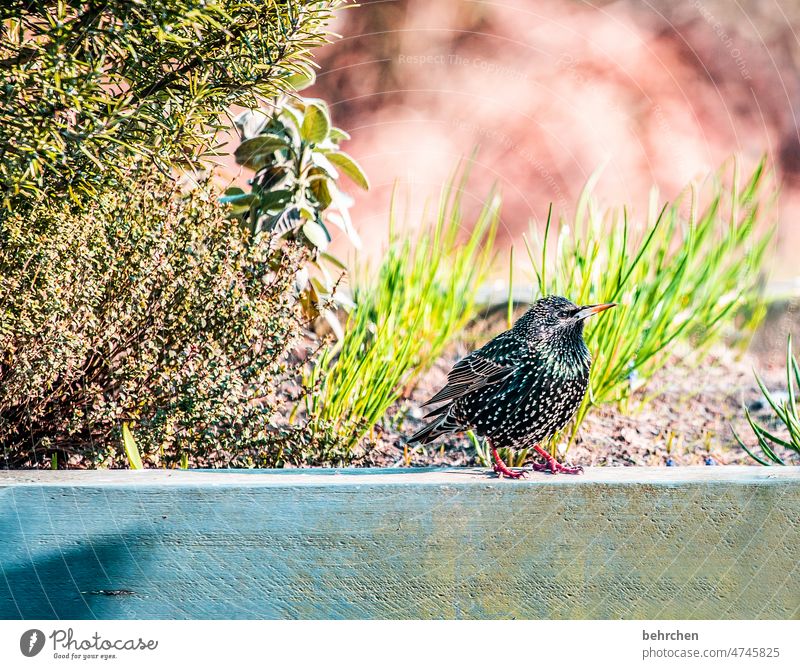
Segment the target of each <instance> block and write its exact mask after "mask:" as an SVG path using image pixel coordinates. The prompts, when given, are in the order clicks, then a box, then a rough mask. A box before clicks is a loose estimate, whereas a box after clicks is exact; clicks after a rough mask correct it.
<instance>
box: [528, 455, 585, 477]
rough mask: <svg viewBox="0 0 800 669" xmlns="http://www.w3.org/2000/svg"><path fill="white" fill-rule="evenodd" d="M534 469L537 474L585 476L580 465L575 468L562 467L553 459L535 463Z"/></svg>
mask: <svg viewBox="0 0 800 669" xmlns="http://www.w3.org/2000/svg"><path fill="white" fill-rule="evenodd" d="M533 469H534V471H537V472H548V473H550V474H583V467H581V466H580V465H577V466H575V467H569V466H567V465H562V464H561V463H560V462H559V461H558V460H556V459H555V458H553V457H551V458H548V459H547V460H546V461H545V462H534V463H533Z"/></svg>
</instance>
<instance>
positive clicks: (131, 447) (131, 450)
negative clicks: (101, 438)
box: [122, 421, 144, 469]
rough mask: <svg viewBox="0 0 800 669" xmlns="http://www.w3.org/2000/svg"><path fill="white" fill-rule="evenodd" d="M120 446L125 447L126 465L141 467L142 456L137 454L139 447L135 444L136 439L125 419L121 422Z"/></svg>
mask: <svg viewBox="0 0 800 669" xmlns="http://www.w3.org/2000/svg"><path fill="white" fill-rule="evenodd" d="M122 447H123V448H124V449H125V455H126V456H127V458H128V466H129V467H130V468H131V469H143V468H144V466H143V465H142V456H141V455H140V454H139V447H138V446H137V445H136V440H135V439H134V438H133V433H132V432H131V428H130V426H129V425H128V423H127V421H126V422H124V423H122Z"/></svg>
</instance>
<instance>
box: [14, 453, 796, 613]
mask: <svg viewBox="0 0 800 669" xmlns="http://www.w3.org/2000/svg"><path fill="white" fill-rule="evenodd" d="M0 567H1V568H2V573H0V617H2V618H11V619H18V618H28V619H34V618H39V619H52V618H76V619H82V618H797V617H799V616H800V470H798V468H787V469H780V470H779V469H778V468H770V469H767V468H747V467H735V468H734V467H713V468H712V467H708V468H704V469H692V468H686V469H684V470H678V471H676V470H666V469H656V470H644V469H634V468H630V469H628V468H625V469H608V470H599V471H597V470H596V471H590V472H588V473H587V475H585V476H582V477H565V476H560V477H553V476H548V475H544V474H542V475H535V476H533V477H531V478H530V479H528V480H524V481H508V480H498V479H493V478H489V477H488V476H486V474H484V473H483V472H480V471H474V470H449V471H441V470H433V471H431V470H427V471H413V470H362V471H360V472H357V473H354V472H352V471H341V472H339V473H336V472H334V471H332V470H327V471H326V472H310V471H306V472H303V473H298V471H297V470H295V471H291V472H287V471H284V472H263V471H262V472H254V473H247V474H245V473H226V472H155V471H153V472H149V471H148V472H75V473H71V472H53V473H49V472H41V473H19V472H17V473H0ZM113 591H128V592H122V593H119V592H117V594H107V593H110V592H113Z"/></svg>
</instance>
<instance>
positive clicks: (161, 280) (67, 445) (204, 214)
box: [0, 172, 307, 466]
mask: <svg viewBox="0 0 800 669" xmlns="http://www.w3.org/2000/svg"><path fill="white" fill-rule="evenodd" d="M306 253H307V252H306V250H305V249H303V248H301V247H298V246H297V245H288V246H286V245H283V246H282V247H281V249H280V250H277V249H276V247H275V243H274V240H273V239H272V238H271V237H270V236H269V235H263V236H261V237H260V239H259V240H257V241H256V242H251V241H249V240H247V239H246V238H245V235H244V233H243V232H242V231H241V229H240V228H239V227H238V226H232V225H231V224H230V221H229V220H227V219H226V217H225V213H224V212H223V211H222V209H221V208H220V207H219V205H218V203H217V199H216V196H215V195H214V194H213V193H211V192H209V191H207V190H205V189H204V188H199V189H196V190H194V191H193V192H192V193H190V194H189V195H188V196H185V197H180V196H179V195H178V193H176V192H175V189H174V187H173V186H172V183H171V182H170V181H169V180H167V179H165V178H163V177H161V175H160V174H159V173H157V172H154V174H153V175H151V176H150V177H149V178H148V179H146V180H144V181H142V182H141V183H140V184H139V188H137V189H136V190H135V191H134V192H132V193H130V194H125V195H123V194H120V193H117V192H114V191H107V192H104V193H103V194H102V195H100V196H99V197H96V198H92V199H91V200H87V201H81V202H79V203H77V204H74V203H71V202H65V203H62V204H61V205H59V206H53V205H52V204H50V205H45V204H43V203H42V204H39V205H37V206H36V207H35V208H34V209H33V210H32V212H30V213H29V214H26V215H22V214H13V213H12V214H9V215H7V216H6V220H5V221H4V224H3V226H2V227H1V228H0V276H2V283H0V443H1V444H2V445H3V454H4V457H5V463H6V464H7V465H9V466H30V465H34V464H41V463H42V462H43V461H47V460H49V459H50V455H51V453H52V452H55V451H58V452H61V453H63V454H64V457H62V458H61V460H62V462H65V463H66V462H67V461H68V459H69V456H71V455H75V454H77V455H79V456H81V457H83V458H86V460H84V462H85V463H86V464H91V463H95V464H101V463H104V464H105V465H109V466H119V465H121V464H124V463H126V462H127V461H128V460H130V461H131V464H134V460H135V457H136V456H135V455H134V451H136V450H137V448H136V445H138V452H140V453H141V458H142V460H144V461H145V463H146V464H147V463H149V464H151V465H152V464H162V465H176V464H178V463H179V462H181V458H182V456H183V455H184V454H186V453H188V454H189V455H190V457H191V459H192V463H193V464H194V465H199V466H203V465H225V464H228V463H233V464H248V463H249V462H251V461H252V460H253V458H258V457H262V456H264V457H266V455H265V454H264V452H263V451H264V449H268V448H272V447H273V446H274V440H273V434H272V426H271V423H272V422H274V420H275V419H276V416H277V414H278V413H279V411H280V408H281V407H280V400H281V398H282V395H281V392H280V388H281V381H282V379H285V378H287V377H291V376H292V375H294V376H297V373H298V369H299V365H300V362H299V361H298V360H296V359H295V358H294V357H293V356H292V355H291V351H292V348H293V346H294V345H295V344H297V343H298V341H299V338H300V337H301V334H302V322H301V320H300V317H299V314H298V306H297V299H296V296H295V293H294V289H293V284H294V275H295V268H296V266H297V265H298V264H299V263H302V262H303V261H304V257H305V255H306ZM126 423H127V424H128V425H129V427H130V429H129V430H125V429H124V428H123V430H122V433H120V427H121V426H122V425H125V424H126ZM132 435H135V438H136V442H135V445H133V446H132V444H133V439H132ZM123 444H124V445H125V446H127V448H124V447H123ZM126 450H127V455H128V457H127V458H126V455H125V451H126Z"/></svg>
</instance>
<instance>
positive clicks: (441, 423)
mask: <svg viewBox="0 0 800 669" xmlns="http://www.w3.org/2000/svg"><path fill="white" fill-rule="evenodd" d="M434 413H435V412H434ZM461 429H463V428H462V427H461V426H460V425H458V424H457V423H456V422H455V421H454V420H453V418H452V417H451V416H450V415H449V414H448V413H446V414H444V415H443V416H440V417H439V418H437V419H436V420H434V421H432V422H430V423H428V424H427V425H426V426H425V427H423V428H421V429H419V430H417V431H416V432H415V433H414V434H412V435H411V437H410V438H409V440H408V442H407V443H409V444H413V443H416V442H420V443H421V444H427V443H428V442H431V441H433V440H434V439H436V437H439V436H441V435H443V434H447V433H449V432H457V431H458V430H461Z"/></svg>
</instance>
